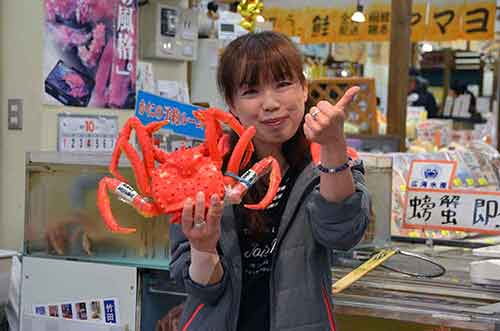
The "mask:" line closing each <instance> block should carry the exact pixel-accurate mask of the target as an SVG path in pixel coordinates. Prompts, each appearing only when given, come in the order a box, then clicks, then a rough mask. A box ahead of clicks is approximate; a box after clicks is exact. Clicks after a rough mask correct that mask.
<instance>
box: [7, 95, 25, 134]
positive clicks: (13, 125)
mask: <svg viewBox="0 0 500 331" xmlns="http://www.w3.org/2000/svg"><path fill="white" fill-rule="evenodd" d="M7 111H8V117H7V121H8V129H9V130H21V129H22V128H23V100H22V99H9V100H8V101H7Z"/></svg>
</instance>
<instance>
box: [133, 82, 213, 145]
mask: <svg viewBox="0 0 500 331" xmlns="http://www.w3.org/2000/svg"><path fill="white" fill-rule="evenodd" d="M198 109H201V107H197V106H193V105H189V104H185V103H181V102H178V101H175V100H171V99H167V98H163V97H160V96H157V95H154V94H150V93H147V92H144V91H139V92H138V94H137V103H136V106H135V116H136V117H137V118H138V119H139V120H140V121H141V122H142V124H144V125H146V124H149V123H151V122H159V121H164V120H168V124H166V125H165V126H164V127H163V128H164V129H167V130H170V131H172V132H174V133H176V134H179V135H183V136H186V137H189V138H193V139H198V140H204V139H205V130H204V129H203V125H202V123H201V122H200V121H198V119H196V118H195V117H194V115H193V111H195V110H198Z"/></svg>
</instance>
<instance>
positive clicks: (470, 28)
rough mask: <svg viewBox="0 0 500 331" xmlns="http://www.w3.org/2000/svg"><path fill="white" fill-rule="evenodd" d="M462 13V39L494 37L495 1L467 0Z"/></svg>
mask: <svg viewBox="0 0 500 331" xmlns="http://www.w3.org/2000/svg"><path fill="white" fill-rule="evenodd" d="M462 14H463V16H462V34H461V38H462V39H466V40H485V39H486V40H488V39H494V38H495V16H496V3H495V1H474V2H472V1H471V2H469V1H467V2H466V4H465V5H464V7H463V11H462Z"/></svg>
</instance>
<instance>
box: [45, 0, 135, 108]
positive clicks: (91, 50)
mask: <svg viewBox="0 0 500 331" xmlns="http://www.w3.org/2000/svg"><path fill="white" fill-rule="evenodd" d="M44 8H45V19H44V30H43V31H44V59H43V78H44V91H43V95H44V98H43V100H44V103H45V104H50V105H65V106H77V107H100V108H124V109H133V108H134V105H135V81H136V65H137V29H138V26H137V1H136V0H93V1H85V0H64V1H54V0H44Z"/></svg>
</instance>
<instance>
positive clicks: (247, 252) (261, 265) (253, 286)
mask: <svg viewBox="0 0 500 331" xmlns="http://www.w3.org/2000/svg"><path fill="white" fill-rule="evenodd" d="M295 179H296V174H295V173H293V172H292V171H290V170H289V171H287V172H286V173H285V175H284V176H283V178H282V179H281V183H280V188H279V191H278V193H277V194H276V196H275V197H274V200H273V202H272V203H271V204H270V205H269V206H268V207H267V209H266V210H264V211H263V213H265V218H266V220H268V223H267V224H266V229H265V231H264V232H263V233H262V234H259V236H258V239H256V238H255V237H254V236H250V235H249V230H248V228H247V226H246V224H245V223H244V222H243V224H242V226H241V229H240V231H239V243H240V249H241V257H242V262H243V275H242V276H243V286H242V291H241V304H240V314H239V319H238V331H255V330H259V331H261V330H262V331H266V330H269V327H270V325H269V317H270V316H269V315H270V307H269V297H270V294H269V277H270V271H271V263H272V257H273V253H274V251H275V248H276V247H275V246H276V239H277V238H276V236H277V234H278V228H279V224H280V220H281V216H282V215H283V211H284V209H285V205H286V201H287V200H288V196H289V194H290V191H291V189H292V186H293V184H294V182H295Z"/></svg>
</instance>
